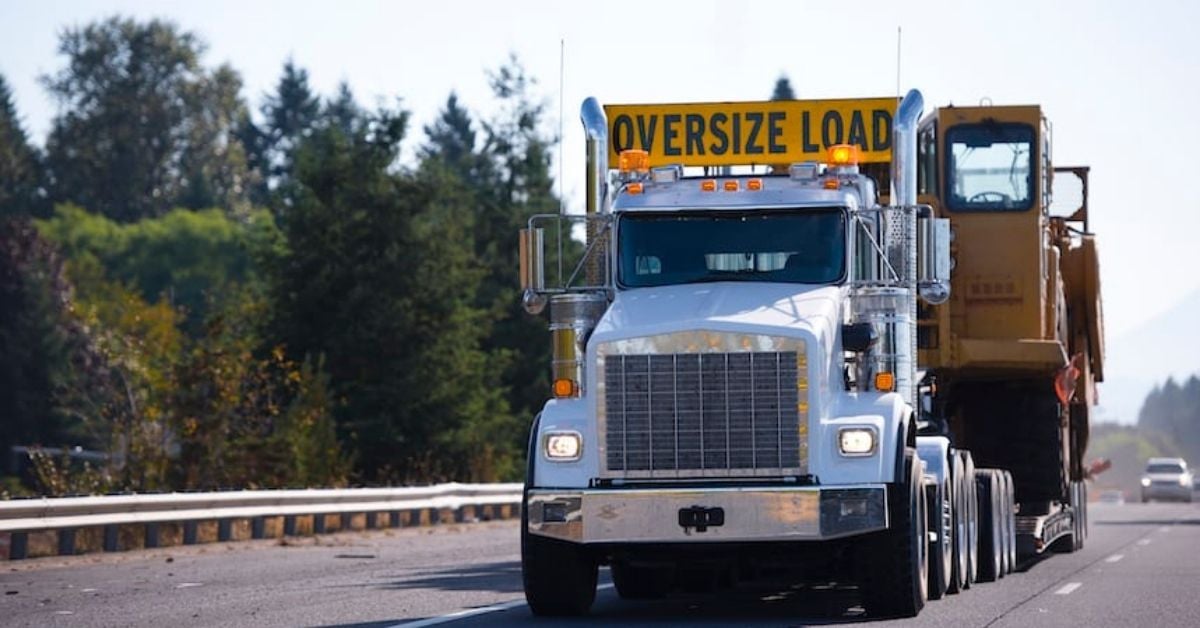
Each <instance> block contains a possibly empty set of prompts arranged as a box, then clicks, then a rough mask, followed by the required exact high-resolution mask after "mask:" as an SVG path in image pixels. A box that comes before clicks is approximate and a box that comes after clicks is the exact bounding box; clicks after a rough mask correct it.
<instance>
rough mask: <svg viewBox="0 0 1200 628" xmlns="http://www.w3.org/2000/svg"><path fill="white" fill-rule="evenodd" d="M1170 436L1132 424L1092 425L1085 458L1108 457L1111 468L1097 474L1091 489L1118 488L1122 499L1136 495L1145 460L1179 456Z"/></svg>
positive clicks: (1133, 498) (1135, 496) (1128, 498)
mask: <svg viewBox="0 0 1200 628" xmlns="http://www.w3.org/2000/svg"><path fill="white" fill-rule="evenodd" d="M1179 455H1180V452H1179V450H1178V449H1176V448H1175V446H1174V445H1173V444H1172V443H1171V442H1170V439H1169V438H1168V437H1166V436H1164V435H1163V434H1161V433H1159V432H1155V431H1153V430H1147V429H1144V428H1139V427H1135V426H1131V425H1117V424H1115V423H1097V424H1095V425H1093V426H1092V435H1091V439H1090V442H1089V443H1088V450H1087V456H1086V457H1085V460H1087V461H1089V462H1090V461H1092V460H1095V459H1097V458H1108V459H1109V460H1111V461H1112V468H1110V469H1108V470H1107V471H1105V472H1103V473H1101V474H1100V475H1098V476H1096V480H1095V486H1094V488H1093V489H1092V490H1093V493H1095V492H1097V491H1099V490H1104V489H1120V490H1121V491H1123V492H1124V493H1125V499H1127V500H1130V501H1132V500H1135V499H1138V495H1139V491H1140V490H1141V485H1140V484H1139V483H1138V482H1139V480H1141V477H1142V471H1143V470H1144V469H1145V468H1146V460H1148V459H1150V458H1154V457H1156V456H1179Z"/></svg>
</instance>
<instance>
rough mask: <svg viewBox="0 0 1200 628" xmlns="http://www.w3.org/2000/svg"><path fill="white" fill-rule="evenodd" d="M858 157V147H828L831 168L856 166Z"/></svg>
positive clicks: (839, 145)
mask: <svg viewBox="0 0 1200 628" xmlns="http://www.w3.org/2000/svg"><path fill="white" fill-rule="evenodd" d="M860 157H861V155H860V154H859V150H858V146H855V145H854V144H834V145H833V146H830V147H829V165H831V166H857V165H858V160H859V158H860Z"/></svg>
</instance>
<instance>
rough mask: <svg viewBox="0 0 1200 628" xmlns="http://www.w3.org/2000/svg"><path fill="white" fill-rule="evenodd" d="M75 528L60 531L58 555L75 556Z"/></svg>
mask: <svg viewBox="0 0 1200 628" xmlns="http://www.w3.org/2000/svg"><path fill="white" fill-rule="evenodd" d="M76 531H77V530H76V529H75V528H63V529H61V530H59V531H58V555H59V556H74V555H75V533H76Z"/></svg>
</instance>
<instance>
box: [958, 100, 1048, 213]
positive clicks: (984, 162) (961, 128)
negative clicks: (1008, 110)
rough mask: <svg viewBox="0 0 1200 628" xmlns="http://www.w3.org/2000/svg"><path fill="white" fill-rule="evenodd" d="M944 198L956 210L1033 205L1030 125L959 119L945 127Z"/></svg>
mask: <svg viewBox="0 0 1200 628" xmlns="http://www.w3.org/2000/svg"><path fill="white" fill-rule="evenodd" d="M946 144H947V147H948V148H949V150H948V151H947V154H946V203H947V205H949V207H950V209H954V210H959V211H1022V210H1026V209H1029V208H1030V207H1032V206H1033V181H1034V176H1033V171H1032V169H1031V167H1030V164H1031V163H1033V155H1032V151H1033V128H1032V127H1030V126H1029V125H1025V124H1003V123H994V122H993V123H987V124H960V125H957V126H953V127H950V129H949V130H948V131H947V132H946Z"/></svg>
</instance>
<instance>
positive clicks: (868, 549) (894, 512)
mask: <svg viewBox="0 0 1200 628" xmlns="http://www.w3.org/2000/svg"><path fill="white" fill-rule="evenodd" d="M904 464H905V467H904V468H905V469H906V470H907V478H904V479H901V480H900V481H898V482H896V483H895V484H893V485H892V486H889V487H888V489H889V490H888V513H889V519H890V521H891V524H892V527H891V528H889V529H887V530H884V531H883V532H880V533H878V534H876V535H874V536H873V537H871V540H870V542H867V543H865V544H864V545H863V546H862V551H863V554H861V555H860V556H861V563H860V583H861V584H862V593H863V604H864V606H865V607H866V610H867V612H868V613H870V614H871V615H873V616H877V617H915V616H916V615H917V613H919V612H921V609H922V608H924V606H925V601H926V600H927V599H928V595H929V590H928V585H929V554H928V549H929V541H928V539H929V534H928V526H927V522H928V519H927V515H926V513H925V495H924V489H923V488H922V481H921V461H920V460H919V459H918V458H917V454H916V452H915V451H914V450H913V449H911V448H907V449H906V450H905V453H904Z"/></svg>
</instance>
